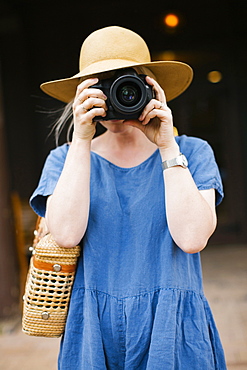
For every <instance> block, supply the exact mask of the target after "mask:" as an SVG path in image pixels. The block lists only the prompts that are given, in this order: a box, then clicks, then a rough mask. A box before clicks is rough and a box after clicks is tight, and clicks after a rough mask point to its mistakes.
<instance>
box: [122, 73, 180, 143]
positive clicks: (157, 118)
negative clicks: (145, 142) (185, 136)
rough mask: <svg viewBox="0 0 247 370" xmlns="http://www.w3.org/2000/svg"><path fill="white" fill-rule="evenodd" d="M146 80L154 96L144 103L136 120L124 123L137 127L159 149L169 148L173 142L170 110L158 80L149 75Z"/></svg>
mask: <svg viewBox="0 0 247 370" xmlns="http://www.w3.org/2000/svg"><path fill="white" fill-rule="evenodd" d="M146 81H147V83H148V84H149V85H150V86H152V87H153V90H154V93H155V98H154V99H152V100H150V102H149V103H148V104H147V105H146V107H145V108H144V110H143V111H142V114H141V115H140V117H139V119H138V120H126V121H125V122H124V123H125V124H127V125H130V126H134V127H137V128H139V129H140V130H141V131H143V133H144V134H145V135H146V136H147V138H148V139H149V140H150V141H152V142H153V143H154V144H156V145H157V146H158V147H159V148H160V149H169V148H171V147H173V146H174V144H175V140H174V133H173V118H172V112H171V110H170V108H168V106H167V104H166V96H165V92H164V90H163V89H162V88H161V87H160V85H159V84H158V82H157V81H155V80H154V79H153V78H151V77H149V76H147V77H146Z"/></svg>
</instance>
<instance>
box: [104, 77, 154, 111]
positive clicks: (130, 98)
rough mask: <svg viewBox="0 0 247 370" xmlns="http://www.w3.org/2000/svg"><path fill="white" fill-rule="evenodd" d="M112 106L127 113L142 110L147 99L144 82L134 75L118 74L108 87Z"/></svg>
mask: <svg viewBox="0 0 247 370" xmlns="http://www.w3.org/2000/svg"><path fill="white" fill-rule="evenodd" d="M110 100H111V104H112V107H113V108H114V109H115V110H116V111H117V112H120V113H125V114H127V115H129V114H132V113H136V112H138V111H140V110H142V109H143V108H144V107H145V105H146V101H147V89H146V86H145V84H144V82H143V81H142V80H141V79H140V78H139V77H136V76H120V77H119V78H117V79H116V80H115V81H114V82H113V84H112V86H111V88H110Z"/></svg>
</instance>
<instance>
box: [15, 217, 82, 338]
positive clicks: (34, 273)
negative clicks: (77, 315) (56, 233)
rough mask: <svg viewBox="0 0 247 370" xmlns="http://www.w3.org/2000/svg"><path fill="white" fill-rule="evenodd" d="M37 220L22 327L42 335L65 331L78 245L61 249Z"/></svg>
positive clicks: (26, 330) (42, 221)
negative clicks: (37, 226) (37, 225)
mask: <svg viewBox="0 0 247 370" xmlns="http://www.w3.org/2000/svg"><path fill="white" fill-rule="evenodd" d="M44 233H45V226H44V220H43V219H41V220H40V222H39V228H38V230H36V237H35V239H34V243H33V248H32V249H33V251H32V257H31V259H30V266H29V271H28V275H27V281H26V286H25V295H24V297H23V300H24V306H23V316H22V330H23V332H24V333H26V334H29V335H34V336H41V337H59V336H60V335H62V334H63V332H64V327H65V323H66V317H67V311H68V306H69V300H70V294H71V289H72V285H73V281H74V275H75V271H76V264H77V259H78V257H79V255H80V247H79V246H76V247H74V248H62V247H60V246H59V245H58V244H57V243H56V242H55V241H54V240H53V238H52V235H51V234H50V233H46V235H44V236H42V234H44Z"/></svg>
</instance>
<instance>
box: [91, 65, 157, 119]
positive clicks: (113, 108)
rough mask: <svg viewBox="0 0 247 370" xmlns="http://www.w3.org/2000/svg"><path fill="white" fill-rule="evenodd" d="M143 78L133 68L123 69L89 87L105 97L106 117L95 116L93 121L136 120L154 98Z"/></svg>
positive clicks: (150, 88) (143, 76)
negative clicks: (97, 90)
mask: <svg viewBox="0 0 247 370" xmlns="http://www.w3.org/2000/svg"><path fill="white" fill-rule="evenodd" d="M145 77H146V76H145V75H143V74H138V73H137V72H136V71H135V70H134V69H133V68H125V69H121V70H118V71H116V73H115V74H114V76H113V77H112V78H107V79H103V80H100V81H99V83H97V84H95V85H93V86H91V87H94V88H98V89H100V90H102V91H103V93H104V94H105V95H106V96H107V101H106V104H107V108H108V110H107V112H106V116H105V117H101V116H97V117H95V118H94V121H108V120H122V119H124V120H126V119H138V117H139V116H140V114H141V112H142V111H143V108H144V107H145V106H146V105H147V103H148V102H149V101H150V100H151V99H152V98H153V97H154V94H153V90H152V87H151V86H150V85H148V84H147V82H146V80H145Z"/></svg>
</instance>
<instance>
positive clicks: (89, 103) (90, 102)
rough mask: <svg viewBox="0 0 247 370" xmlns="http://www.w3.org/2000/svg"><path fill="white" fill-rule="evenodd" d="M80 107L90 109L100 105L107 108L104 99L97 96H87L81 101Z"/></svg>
mask: <svg viewBox="0 0 247 370" xmlns="http://www.w3.org/2000/svg"><path fill="white" fill-rule="evenodd" d="M82 107H83V108H84V109H86V110H90V109H92V108H95V107H101V108H104V109H105V110H107V109H108V108H107V105H106V102H105V100H103V99H99V98H88V99H86V100H84V101H83V104H82Z"/></svg>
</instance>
